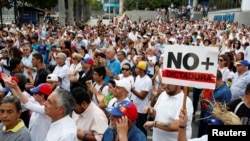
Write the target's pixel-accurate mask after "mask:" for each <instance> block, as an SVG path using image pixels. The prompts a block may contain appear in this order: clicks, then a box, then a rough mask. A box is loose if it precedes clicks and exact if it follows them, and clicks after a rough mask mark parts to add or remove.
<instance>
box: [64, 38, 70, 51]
mask: <svg viewBox="0 0 250 141" xmlns="http://www.w3.org/2000/svg"><path fill="white" fill-rule="evenodd" d="M64 45H65V47H66V48H67V49H69V50H71V41H70V40H65V41H64Z"/></svg>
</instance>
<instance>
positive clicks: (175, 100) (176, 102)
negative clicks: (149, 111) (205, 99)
mask: <svg viewBox="0 0 250 141" xmlns="http://www.w3.org/2000/svg"><path fill="white" fill-rule="evenodd" d="M183 98H184V93H183V92H182V91H181V92H180V93H179V94H176V95H174V96H169V95H168V94H167V93H166V91H164V92H162V93H161V94H160V96H159V97H158V100H157V102H156V103H155V106H154V109H155V111H156V115H155V121H160V122H165V123H171V122H173V121H174V120H178V119H179V113H180V110H181V108H182V104H183ZM186 107H187V116H188V117H189V118H188V122H187V128H186V129H187V138H191V136H192V126H191V123H192V115H193V104H192V101H191V99H190V98H189V97H187V101H186ZM177 135H178V131H176V132H174V131H173V132H167V131H164V130H161V129H159V128H153V140H154V141H163V140H167V141H176V139H177Z"/></svg>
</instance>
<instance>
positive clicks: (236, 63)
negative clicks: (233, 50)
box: [235, 60, 249, 67]
mask: <svg viewBox="0 0 250 141" xmlns="http://www.w3.org/2000/svg"><path fill="white" fill-rule="evenodd" d="M235 65H243V66H246V67H248V66H249V62H248V61H247V60H240V61H238V62H235Z"/></svg>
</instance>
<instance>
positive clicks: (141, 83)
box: [131, 75, 152, 113]
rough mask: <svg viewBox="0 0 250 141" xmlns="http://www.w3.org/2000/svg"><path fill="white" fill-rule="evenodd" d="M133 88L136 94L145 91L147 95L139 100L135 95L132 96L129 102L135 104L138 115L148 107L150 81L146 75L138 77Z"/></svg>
mask: <svg viewBox="0 0 250 141" xmlns="http://www.w3.org/2000/svg"><path fill="white" fill-rule="evenodd" d="M134 88H135V90H136V91H137V92H141V91H147V92H148V94H147V96H146V97H145V98H144V99H140V98H139V97H137V96H136V95H135V94H132V97H131V100H132V101H133V102H134V103H135V105H136V107H137V111H138V113H143V109H144V107H145V106H147V105H148V103H149V101H150V98H151V90H152V80H151V78H149V76H148V75H145V76H143V77H141V76H140V75H138V76H137V77H136V79H135V85H134Z"/></svg>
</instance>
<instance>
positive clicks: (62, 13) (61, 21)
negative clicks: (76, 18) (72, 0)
mask: <svg viewBox="0 0 250 141" xmlns="http://www.w3.org/2000/svg"><path fill="white" fill-rule="evenodd" d="M58 11H59V25H60V26H65V2H64V0H58Z"/></svg>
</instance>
